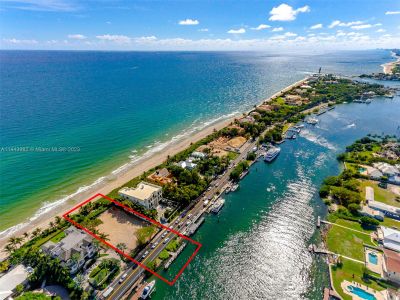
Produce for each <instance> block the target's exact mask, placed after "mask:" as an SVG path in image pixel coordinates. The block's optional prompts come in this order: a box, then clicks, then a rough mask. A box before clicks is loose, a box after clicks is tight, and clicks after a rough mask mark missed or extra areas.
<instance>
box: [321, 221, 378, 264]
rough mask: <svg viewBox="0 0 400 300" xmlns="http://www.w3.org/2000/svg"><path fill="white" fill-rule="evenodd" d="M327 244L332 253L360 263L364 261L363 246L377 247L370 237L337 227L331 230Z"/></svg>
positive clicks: (333, 226)
mask: <svg viewBox="0 0 400 300" xmlns="http://www.w3.org/2000/svg"><path fill="white" fill-rule="evenodd" d="M341 221H342V220H341ZM353 226H356V225H354V224H353ZM326 243H327V247H328V249H329V250H330V251H332V252H335V253H338V254H341V255H344V256H348V257H351V258H354V259H357V260H360V261H364V246H363V244H368V245H371V246H375V245H374V244H373V243H372V241H371V238H370V236H368V235H366V234H362V233H359V232H355V231H352V230H349V229H346V228H343V227H339V226H335V225H332V227H331V228H330V229H329V232H328V234H327V241H326Z"/></svg>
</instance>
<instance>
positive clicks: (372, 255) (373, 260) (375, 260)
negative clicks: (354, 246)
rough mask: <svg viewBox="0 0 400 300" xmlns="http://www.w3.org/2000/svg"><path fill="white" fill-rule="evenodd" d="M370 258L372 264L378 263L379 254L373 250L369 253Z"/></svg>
mask: <svg viewBox="0 0 400 300" xmlns="http://www.w3.org/2000/svg"><path fill="white" fill-rule="evenodd" d="M368 260H369V262H370V263H371V264H374V265H377V264H378V255H376V254H375V253H373V252H369V253H368Z"/></svg>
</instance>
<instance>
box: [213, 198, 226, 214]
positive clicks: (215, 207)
mask: <svg viewBox="0 0 400 300" xmlns="http://www.w3.org/2000/svg"><path fill="white" fill-rule="evenodd" d="M224 204H225V199H223V198H219V199H218V200H217V201H215V203H214V205H213V206H212V207H211V212H212V213H213V214H218V213H219V211H220V210H221V208H222V207H223V206H224Z"/></svg>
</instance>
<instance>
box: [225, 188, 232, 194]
mask: <svg viewBox="0 0 400 300" xmlns="http://www.w3.org/2000/svg"><path fill="white" fill-rule="evenodd" d="M230 191H231V187H230V186H228V187H227V188H226V189H225V194H229V192H230Z"/></svg>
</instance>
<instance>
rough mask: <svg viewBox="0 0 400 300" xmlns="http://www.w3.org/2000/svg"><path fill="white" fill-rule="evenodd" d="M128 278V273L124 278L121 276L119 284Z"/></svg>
mask: <svg viewBox="0 0 400 300" xmlns="http://www.w3.org/2000/svg"><path fill="white" fill-rule="evenodd" d="M127 276H128V273H124V274H123V275H122V276H121V278H120V279H119V280H118V282H119V283H122V282H123V281H124V280H125V278H126V277H127Z"/></svg>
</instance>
